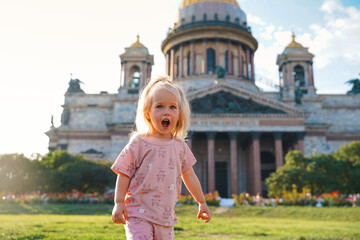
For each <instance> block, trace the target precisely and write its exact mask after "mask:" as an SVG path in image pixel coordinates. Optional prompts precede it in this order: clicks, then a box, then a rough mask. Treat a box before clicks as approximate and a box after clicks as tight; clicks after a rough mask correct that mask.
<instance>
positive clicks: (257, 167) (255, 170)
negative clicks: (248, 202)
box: [251, 132, 262, 194]
mask: <svg viewBox="0 0 360 240" xmlns="http://www.w3.org/2000/svg"><path fill="white" fill-rule="evenodd" d="M260 135H261V133H260V132H252V133H251V138H252V152H253V154H252V156H253V159H252V163H251V164H252V173H251V174H252V178H253V180H252V182H253V187H252V190H253V192H252V194H257V193H261V190H262V189H261V161H260Z"/></svg>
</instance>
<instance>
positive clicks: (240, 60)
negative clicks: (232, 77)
mask: <svg viewBox="0 0 360 240" xmlns="http://www.w3.org/2000/svg"><path fill="white" fill-rule="evenodd" d="M241 48H242V47H241V44H239V46H238V58H239V61H238V63H239V76H242V75H243V74H244V72H243V59H242V52H241Z"/></svg>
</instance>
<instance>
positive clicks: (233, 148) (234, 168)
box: [229, 132, 239, 194]
mask: <svg viewBox="0 0 360 240" xmlns="http://www.w3.org/2000/svg"><path fill="white" fill-rule="evenodd" d="M229 137H230V178H231V180H230V183H231V185H230V186H231V194H238V189H239V186H238V161H237V132H230V133H229Z"/></svg>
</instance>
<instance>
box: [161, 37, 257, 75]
mask: <svg viewBox="0 0 360 240" xmlns="http://www.w3.org/2000/svg"><path fill="white" fill-rule="evenodd" d="M214 41H215V49H213V50H214V51H215V66H217V65H220V55H225V53H224V52H221V51H220V39H204V40H202V41H201V42H196V43H195V41H194V40H192V41H190V42H187V43H181V44H180V45H179V46H178V47H176V48H172V49H171V50H169V51H168V52H167V54H166V56H165V58H166V74H167V75H170V76H171V77H172V78H173V79H175V78H182V77H185V76H191V75H199V74H209V68H208V54H207V51H208V49H210V48H209V43H210V42H211V43H213V42H214ZM195 44H201V45H200V46H201V58H202V59H201V72H197V71H196V52H195ZM189 45H190V46H189ZM185 46H189V52H188V53H189V55H190V57H189V60H190V64H188V66H189V68H190V69H189V70H188V71H186V72H185V71H184V69H185V68H184V63H185V59H188V55H186V54H185V53H184V48H185ZM233 46H236V49H237V54H236V55H237V60H238V61H237V62H238V64H237V66H234V61H233V60H234V57H233V56H234V55H235V54H234V52H233V51H234V47H233ZM226 51H227V53H228V56H230V57H228V64H227V69H226V71H227V74H228V75H234V73H235V68H236V69H237V70H238V71H237V73H238V76H240V77H243V78H247V79H251V80H254V78H255V67H254V52H253V51H252V50H251V49H250V48H249V47H248V46H247V45H245V44H242V43H239V42H233V41H231V40H227V47H226ZM243 52H245V54H244V53H243ZM243 55H244V56H243ZM175 57H176V59H175ZM243 61H245V63H246V64H243ZM175 69H176V71H175ZM213 73H215V72H213Z"/></svg>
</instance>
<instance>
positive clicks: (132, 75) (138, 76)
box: [119, 35, 154, 93]
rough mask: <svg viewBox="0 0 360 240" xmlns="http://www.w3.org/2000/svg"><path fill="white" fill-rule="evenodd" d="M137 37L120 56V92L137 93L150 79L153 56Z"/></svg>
mask: <svg viewBox="0 0 360 240" xmlns="http://www.w3.org/2000/svg"><path fill="white" fill-rule="evenodd" d="M139 38H140V37H139V35H138V36H137V40H136V42H135V43H133V44H131V46H130V47H128V48H125V53H123V54H121V55H120V60H121V72H120V88H119V92H120V91H127V92H128V93H138V92H139V89H141V88H142V87H143V86H144V85H145V84H146V82H147V81H148V79H150V78H151V68H152V65H154V56H153V55H150V54H149V51H148V49H147V48H146V47H145V46H144V45H143V44H142V43H140V41H139Z"/></svg>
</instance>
